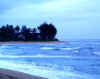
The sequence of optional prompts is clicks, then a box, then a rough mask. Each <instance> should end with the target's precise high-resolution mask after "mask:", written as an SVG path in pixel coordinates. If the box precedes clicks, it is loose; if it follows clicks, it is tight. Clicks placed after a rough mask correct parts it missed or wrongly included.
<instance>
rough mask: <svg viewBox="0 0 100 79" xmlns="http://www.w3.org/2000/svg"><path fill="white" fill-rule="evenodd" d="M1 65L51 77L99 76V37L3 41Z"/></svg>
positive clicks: (89, 78)
mask: <svg viewBox="0 0 100 79" xmlns="http://www.w3.org/2000/svg"><path fill="white" fill-rule="evenodd" d="M0 68H7V69H12V70H17V71H21V72H25V73H29V74H32V75H37V76H42V77H46V78H49V79H99V78H100V75H99V74H100V41H99V40H69V42H68V43H59V44H36V43H35V44H6V45H0Z"/></svg>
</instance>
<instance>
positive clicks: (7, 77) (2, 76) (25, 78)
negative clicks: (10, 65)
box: [0, 68, 47, 79]
mask: <svg viewBox="0 0 100 79" xmlns="http://www.w3.org/2000/svg"><path fill="white" fill-rule="evenodd" d="M0 79H47V78H43V77H39V76H33V75H30V74H26V73H24V72H18V71H13V70H8V69H2V68H0Z"/></svg>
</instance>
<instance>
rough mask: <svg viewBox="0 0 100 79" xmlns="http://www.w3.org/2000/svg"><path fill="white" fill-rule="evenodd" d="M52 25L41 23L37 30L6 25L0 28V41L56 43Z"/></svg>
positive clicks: (55, 32) (55, 31) (54, 30)
mask: <svg viewBox="0 0 100 79" xmlns="http://www.w3.org/2000/svg"><path fill="white" fill-rule="evenodd" d="M56 34H57V30H56V28H55V26H54V25H53V24H47V23H43V24H41V25H40V26H39V27H37V28H27V26H26V25H25V26H21V27H20V26H18V25H17V26H16V27H14V26H13V25H8V24H7V25H6V26H1V27H0V41H58V40H57V39H56V38H55V36H56Z"/></svg>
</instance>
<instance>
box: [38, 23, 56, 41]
mask: <svg viewBox="0 0 100 79" xmlns="http://www.w3.org/2000/svg"><path fill="white" fill-rule="evenodd" d="M38 29H39V31H40V37H41V40H44V41H45V40H46V41H53V40H55V36H56V34H57V30H56V28H55V26H54V25H53V24H47V23H43V24H42V25H40V26H39V27H38Z"/></svg>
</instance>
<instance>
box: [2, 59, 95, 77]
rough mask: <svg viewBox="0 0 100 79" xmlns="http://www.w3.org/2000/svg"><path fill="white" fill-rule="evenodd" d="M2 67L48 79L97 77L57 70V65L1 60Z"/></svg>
mask: <svg viewBox="0 0 100 79" xmlns="http://www.w3.org/2000/svg"><path fill="white" fill-rule="evenodd" d="M0 68H6V69H11V70H16V71H21V72H25V73H29V74H32V75H37V76H41V77H46V78H48V79H88V78H90V79H95V78H93V77H91V75H88V74H80V73H78V72H74V70H73V71H72V72H71V71H62V70H57V69H56V68H55V66H53V67H52V68H46V67H42V66H36V64H35V63H34V64H20V63H16V62H14V61H0Z"/></svg>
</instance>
